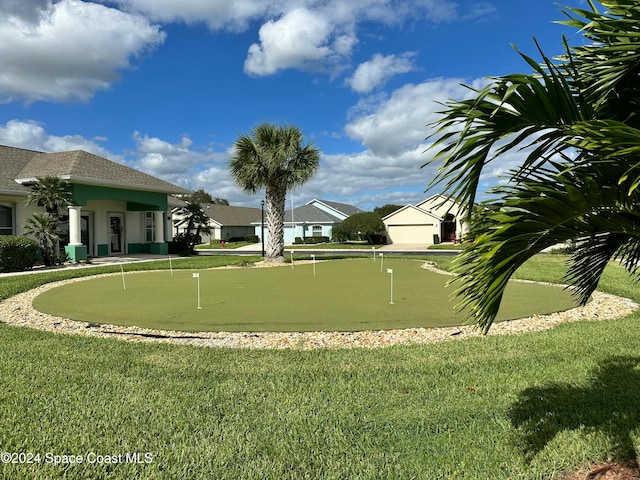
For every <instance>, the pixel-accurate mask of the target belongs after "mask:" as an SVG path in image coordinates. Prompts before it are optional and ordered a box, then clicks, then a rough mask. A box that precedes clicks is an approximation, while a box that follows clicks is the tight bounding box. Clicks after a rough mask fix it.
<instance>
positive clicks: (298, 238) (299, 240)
mask: <svg viewBox="0 0 640 480" xmlns="http://www.w3.org/2000/svg"><path fill="white" fill-rule="evenodd" d="M293 243H295V244H296V245H300V244H301V243H304V241H303V240H302V238H301V237H296V239H295V240H294V241H293Z"/></svg>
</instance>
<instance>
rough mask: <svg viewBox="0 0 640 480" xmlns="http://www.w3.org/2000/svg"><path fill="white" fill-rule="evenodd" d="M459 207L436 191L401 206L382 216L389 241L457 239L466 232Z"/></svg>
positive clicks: (436, 241) (423, 242) (424, 242)
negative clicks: (412, 202)
mask: <svg viewBox="0 0 640 480" xmlns="http://www.w3.org/2000/svg"><path fill="white" fill-rule="evenodd" d="M462 213H463V212H462V206H461V205H460V204H459V203H457V202H456V201H454V200H453V199H451V198H449V197H446V196H444V195H440V194H436V195H433V196H431V197H429V198H427V199H426V200H423V201H422V202H420V203H418V204H416V205H405V206H404V207H402V208H401V209H399V210H396V211H395V212H393V213H391V214H389V215H387V216H386V217H384V218H383V219H382V221H383V222H384V224H385V227H386V230H387V238H388V242H389V243H395V244H416V245H432V244H434V243H439V242H454V241H460V240H461V239H462V238H463V237H464V236H465V234H466V232H467V227H466V225H465V224H464V222H463V221H462Z"/></svg>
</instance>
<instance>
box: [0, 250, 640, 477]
mask: <svg viewBox="0 0 640 480" xmlns="http://www.w3.org/2000/svg"><path fill="white" fill-rule="evenodd" d="M435 260H436V261H438V262H441V263H442V264H446V263H448V260H447V259H443V258H436V259H435ZM212 261H214V260H212V259H209V258H207V259H186V260H185V263H184V264H183V266H185V268H203V267H204V265H208V264H210V263H208V262H212ZM216 261H222V260H216ZM224 261H240V260H237V259H230V258H225V259H224ZM176 263H177V262H176ZM157 266H160V264H156V265H151V264H146V265H143V264H140V265H137V267H138V268H154V267H157ZM110 268H112V267H110ZM102 270H108V268H105V269H99V270H96V271H102ZM87 272H88V270H83V271H76V272H55V273H46V274H41V275H30V276H28V277H30V278H25V277H15V278H13V277H6V278H3V279H2V282H0V296H6V295H7V294H9V293H10V292H14V293H15V292H17V291H20V290H23V289H25V288H28V286H29V285H34V284H38V283H42V282H46V281H51V280H53V279H56V278H60V277H62V276H72V275H86V274H87ZM132 276H133V275H132ZM519 276H522V277H529V278H532V277H535V278H534V279H538V280H550V281H557V280H558V279H559V278H561V277H562V259H561V258H558V257H556V256H554V257H553V258H552V257H540V258H536V259H534V260H533V261H532V262H530V263H528V264H527V265H526V266H525V268H522V269H521V270H520V271H519ZM601 287H602V289H603V290H604V291H607V292H611V293H616V294H622V295H625V296H629V297H631V298H633V299H634V300H635V301H637V302H638V301H640V289H639V288H638V284H637V283H632V281H631V278H630V277H629V276H628V275H627V274H626V273H625V272H624V271H623V270H622V269H621V268H620V267H619V266H617V265H611V266H610V267H608V269H607V271H606V272H605V276H604V279H603V282H602V284H601ZM639 321H640V313H635V314H633V315H631V316H629V317H627V318H625V319H620V320H615V321H606V322H576V323H571V324H566V325H562V326H560V327H558V328H555V329H553V330H550V331H543V332H536V333H531V334H524V335H519V336H502V337H484V338H476V339H468V340H462V341H453V342H445V343H442V344H434V345H415V346H402V347H400V346H398V347H390V348H384V349H378V350H360V349H353V350H316V351H288V350H284V351H255V350H230V349H213V348H197V347H181V346H173V345H166V344H134V343H128V342H120V341H117V340H108V339H98V338H90V337H82V336H75V335H56V334H52V333H46V332H40V331H36V330H31V329H28V328H18V327H11V326H7V325H4V324H0V381H1V382H2V389H0V451H2V452H14V453H16V454H19V453H22V454H24V455H23V457H22V458H26V455H30V457H29V458H30V459H31V460H32V463H6V462H4V463H3V464H0V471H1V472H2V477H3V478H11V479H38V480H41V479H51V478H66V479H86V478H116V479H134V478H135V479H137V478H141V479H161V478H162V479H164V478H194V479H210V478H216V479H255V478H259V479H299V478H308V479H323V480H324V479H345V478H349V479H383V478H384V479H387V478H398V479H462V480H464V479H472V480H477V479H523V480H528V479H532V480H533V479H552V478H557V477H559V475H560V474H561V473H562V472H566V471H572V470H575V469H577V468H579V467H587V466H589V465H590V464H591V462H599V461H605V460H607V459H609V458H612V459H615V460H630V459H631V457H632V456H635V454H636V450H637V448H638V447H639V446H640V403H639V402H638V398H640V347H639V345H640V329H638V328H637V327H638V322H639ZM134 453H140V454H141V455H140V456H133V455H132V454H134ZM48 454H50V455H49V456H48ZM36 455H39V457H36ZM54 455H59V456H62V455H68V456H70V455H79V456H80V459H81V460H82V463H74V464H71V463H68V462H67V463H65V464H57V465H55V464H53V463H51V461H52V460H53V459H55V458H57V457H54ZM15 457H16V460H18V459H19V457H18V455H16V456H15ZM2 458H3V459H4V458H9V460H10V459H11V457H6V456H3V457H2ZM36 458H39V461H37V460H36ZM47 459H51V461H49V462H47ZM132 459H139V460H140V463H136V462H132V461H131V460H132ZM60 460H63V459H62V458H60ZM66 460H67V461H68V460H69V457H67V458H66ZM127 460H129V461H128V462H127ZM3 461H4V460H3Z"/></svg>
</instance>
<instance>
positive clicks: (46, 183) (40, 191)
mask: <svg viewBox="0 0 640 480" xmlns="http://www.w3.org/2000/svg"><path fill="white" fill-rule="evenodd" d="M72 201H73V196H72V195H71V192H70V191H69V184H68V183H67V182H65V181H64V180H62V179H61V178H59V177H54V176H46V177H42V178H38V179H37V180H36V182H35V183H34V184H33V185H31V191H30V192H29V194H28V195H27V200H26V201H25V204H26V205H31V204H34V203H35V204H36V205H38V206H39V207H44V209H45V211H46V212H47V215H48V216H49V217H50V218H49V220H48V222H47V221H45V220H46V219H45V217H44V216H41V215H38V216H36V214H34V215H33V217H32V219H31V222H29V220H27V226H26V228H27V230H30V231H32V232H34V235H36V234H37V235H40V238H36V239H37V240H38V241H39V242H40V246H41V248H42V259H43V261H44V264H45V265H54V264H57V263H62V262H64V260H65V259H66V258H67V257H66V254H63V255H60V256H59V255H58V252H59V250H60V236H59V235H58V225H59V221H60V211H61V210H64V209H66V208H67V207H69V205H71V204H72Z"/></svg>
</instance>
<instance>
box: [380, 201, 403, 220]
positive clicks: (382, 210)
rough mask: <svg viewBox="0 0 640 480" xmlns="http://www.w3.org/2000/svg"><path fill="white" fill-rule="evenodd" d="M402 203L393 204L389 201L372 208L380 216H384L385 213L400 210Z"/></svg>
mask: <svg viewBox="0 0 640 480" xmlns="http://www.w3.org/2000/svg"><path fill="white" fill-rule="evenodd" d="M402 207H403V206H402V205H393V204H391V203H387V204H386V205H383V206H381V207H376V208H374V209H373V213H377V214H378V215H380V217H381V218H384V217H386V216H387V215H390V214H392V213H393V212H395V211H397V210H400V209H401V208H402Z"/></svg>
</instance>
